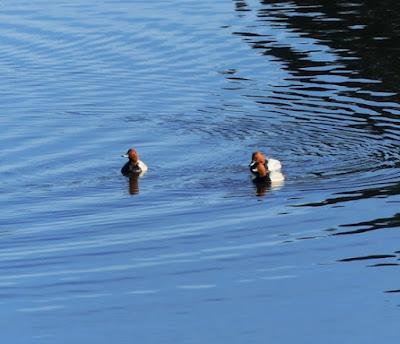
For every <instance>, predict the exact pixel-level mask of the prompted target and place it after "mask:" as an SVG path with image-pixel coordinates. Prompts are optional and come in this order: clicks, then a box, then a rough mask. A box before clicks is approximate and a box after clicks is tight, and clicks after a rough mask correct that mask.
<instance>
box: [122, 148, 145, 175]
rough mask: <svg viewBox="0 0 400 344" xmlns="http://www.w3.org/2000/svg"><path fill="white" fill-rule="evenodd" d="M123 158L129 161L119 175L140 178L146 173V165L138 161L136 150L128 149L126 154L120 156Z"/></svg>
mask: <svg viewBox="0 0 400 344" xmlns="http://www.w3.org/2000/svg"><path fill="white" fill-rule="evenodd" d="M122 156H123V157H124V158H129V161H128V162H127V163H126V164H125V165H124V166H123V167H122V169H121V173H122V174H123V175H124V176H126V177H132V176H141V175H143V174H144V173H146V172H147V170H148V167H147V165H146V164H145V163H144V162H143V161H141V160H139V154H138V153H137V151H136V149H134V148H130V149H129V150H128V151H127V152H126V154H123V155H122Z"/></svg>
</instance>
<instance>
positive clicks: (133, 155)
mask: <svg viewBox="0 0 400 344" xmlns="http://www.w3.org/2000/svg"><path fill="white" fill-rule="evenodd" d="M122 157H124V158H128V159H129V161H131V162H132V163H134V164H137V163H138V161H139V154H138V152H137V151H136V149H134V148H129V149H128V151H127V152H126V153H125V154H123V155H122Z"/></svg>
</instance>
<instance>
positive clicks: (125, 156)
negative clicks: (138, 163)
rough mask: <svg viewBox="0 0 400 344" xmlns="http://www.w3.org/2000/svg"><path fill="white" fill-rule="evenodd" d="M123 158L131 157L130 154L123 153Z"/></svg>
mask: <svg viewBox="0 0 400 344" xmlns="http://www.w3.org/2000/svg"><path fill="white" fill-rule="evenodd" d="M121 156H122V157H123V158H129V155H128V154H122V155H121Z"/></svg>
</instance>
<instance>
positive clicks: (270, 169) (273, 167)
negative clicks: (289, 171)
mask: <svg viewBox="0 0 400 344" xmlns="http://www.w3.org/2000/svg"><path fill="white" fill-rule="evenodd" d="M249 167H250V171H251V173H253V175H254V177H255V179H267V180H269V181H271V182H272V183H274V182H282V181H283V180H284V179H285V177H284V176H283V174H282V173H281V169H282V164H281V162H280V161H279V160H276V159H267V157H266V156H265V155H264V153H262V152H259V151H257V152H254V153H253V155H252V156H251V163H250V165H249Z"/></svg>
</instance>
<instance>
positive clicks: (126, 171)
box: [121, 161, 142, 177]
mask: <svg viewBox="0 0 400 344" xmlns="http://www.w3.org/2000/svg"><path fill="white" fill-rule="evenodd" d="M141 172H142V169H141V168H140V167H139V166H138V165H137V164H133V163H131V162H130V161H128V162H127V163H126V164H125V165H124V166H123V167H122V168H121V173H122V174H123V175H124V176H126V177H129V176H133V175H136V176H137V175H138V174H140V173H141Z"/></svg>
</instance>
